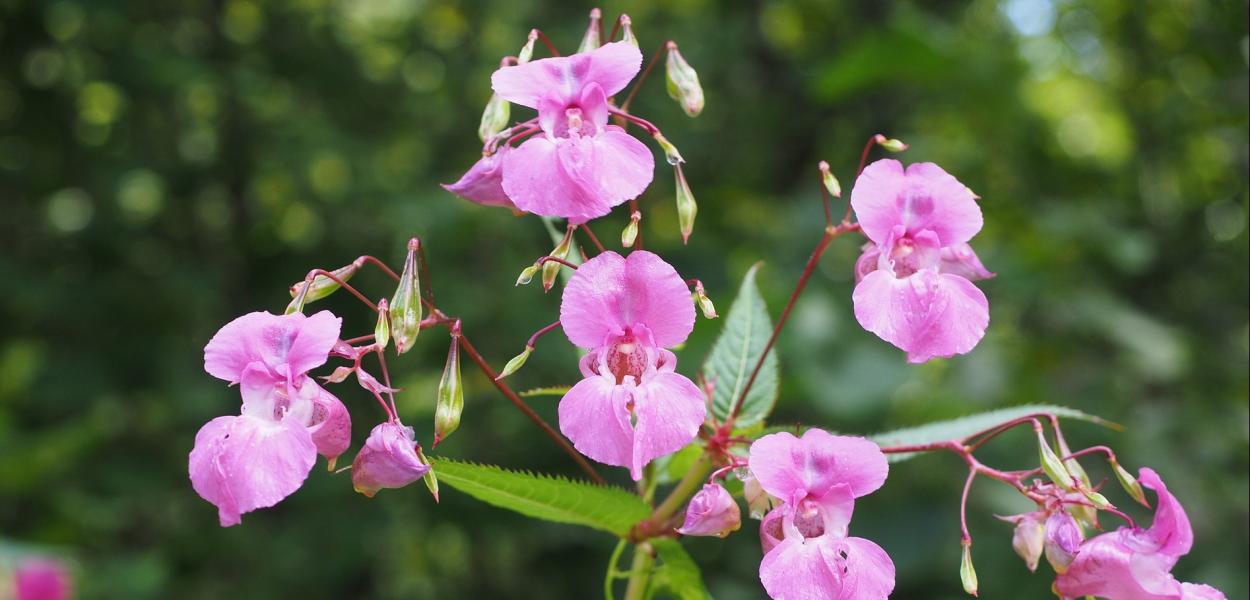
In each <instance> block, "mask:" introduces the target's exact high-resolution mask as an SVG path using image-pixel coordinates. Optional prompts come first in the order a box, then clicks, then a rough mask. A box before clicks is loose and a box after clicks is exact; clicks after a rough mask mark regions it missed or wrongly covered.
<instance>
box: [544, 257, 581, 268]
mask: <svg viewBox="0 0 1250 600" xmlns="http://www.w3.org/2000/svg"><path fill="white" fill-rule="evenodd" d="M549 262H554V263H560V264H562V265H564V266H566V267H568V268H570V269H573V270H574V271H576V270H577V265H575V264H573V263H571V262H569V261H567V260H564V259H563V258H556V257H554V256H544V257H542V258H540V259H538V260H536V261H534V266H535V267H541V266H543V265H545V264H547V263H549Z"/></svg>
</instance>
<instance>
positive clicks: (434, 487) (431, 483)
mask: <svg viewBox="0 0 1250 600" xmlns="http://www.w3.org/2000/svg"><path fill="white" fill-rule="evenodd" d="M417 458H418V459H420V460H421V464H423V465H426V466H427V467H428V466H430V459H428V458H426V457H425V452H423V451H422V450H421V446H420V445H418V446H417ZM421 479H422V480H423V481H424V482H425V487H427V488H429V489H430V495H431V496H434V501H435V502H438V475H435V474H434V469H433V468H430V470H428V471H426V472H425V475H422V476H421Z"/></svg>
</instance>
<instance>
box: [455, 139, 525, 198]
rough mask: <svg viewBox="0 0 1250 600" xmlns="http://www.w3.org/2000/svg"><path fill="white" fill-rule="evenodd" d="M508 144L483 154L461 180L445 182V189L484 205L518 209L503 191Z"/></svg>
mask: <svg viewBox="0 0 1250 600" xmlns="http://www.w3.org/2000/svg"><path fill="white" fill-rule="evenodd" d="M508 150H509V147H508V146H500V147H499V150H498V151H497V152H495V153H494V154H491V155H490V156H483V157H482V158H481V159H479V160H478V161H477V162H475V163H473V166H472V167H470V168H469V171H468V172H467V173H465V174H464V175H463V176H462V177H461V178H460V180H459V181H457V182H455V183H451V184H443V189H445V190H447V191H449V192H451V193H453V194H455V195H457V196H460V197H461V198H464V199H465V200H468V201H470V202H476V203H478V204H481V205H483V206H502V207H504V208H510V209H512V210H516V205H515V204H513V203H512V200H509V199H508V195H507V194H505V193H504V192H503V162H504V156H506V155H507V154H508Z"/></svg>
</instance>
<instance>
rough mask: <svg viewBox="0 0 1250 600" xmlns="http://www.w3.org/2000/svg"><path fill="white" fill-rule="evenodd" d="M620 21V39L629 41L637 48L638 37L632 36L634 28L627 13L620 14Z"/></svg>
mask: <svg viewBox="0 0 1250 600" xmlns="http://www.w3.org/2000/svg"><path fill="white" fill-rule="evenodd" d="M620 23H621V41H622V42H629V43H631V44H633V45H634V47H635V48H637V47H638V38H637V37H635V36H634V28H633V27H632V22H631V21H630V20H629V15H626V14H622V15H621V18H620Z"/></svg>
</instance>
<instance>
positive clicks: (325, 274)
mask: <svg viewBox="0 0 1250 600" xmlns="http://www.w3.org/2000/svg"><path fill="white" fill-rule="evenodd" d="M318 275H320V276H322V277H325V278H326V279H329V280H330V281H333V282H334V283H337V284H339V287H341V288H343V289H345V290H347V291H349V292H351V294H352V295H353V296H355V297H356V299H357V300H360V301H361V302H364V303H365V306H368V307H369V310H372V311H373V312H378V305H376V304H374V303H373V302H370V301H369V299H368V298H366V297H365V295H364V294H362V293H360V291H359V290H357V289H356V288H354V287H352V286H351V285H349V284H348V283H347V282H346V281H343V280H342V279H340V278H339V276H338V275H335V274H334V273H331V272H329V271H327V270H325V269H313V270H312V271H309V272H308V277H307V278H306V280H307V281H312V280H313V279H314V278H316V277H317V276H318Z"/></svg>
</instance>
